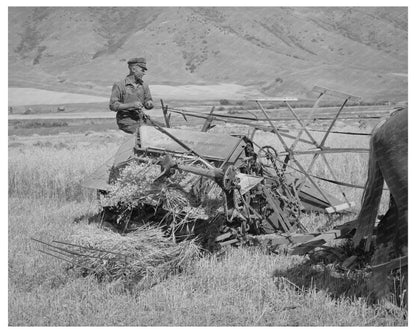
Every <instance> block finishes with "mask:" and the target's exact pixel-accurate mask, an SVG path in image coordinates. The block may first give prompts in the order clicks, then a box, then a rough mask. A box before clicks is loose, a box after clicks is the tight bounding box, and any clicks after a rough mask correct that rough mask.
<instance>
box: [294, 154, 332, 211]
mask: <svg viewBox="0 0 416 333" xmlns="http://www.w3.org/2000/svg"><path fill="white" fill-rule="evenodd" d="M315 156H318V155H315ZM315 156H314V157H315ZM293 162H295V164H296V165H297V166H298V168H299V169H300V170H301V171H302V173H303V174H304V175H305V177H306V178H307V179H308V180H309V181H310V182H311V184H312V185H313V186H314V187H315V188H316V189H317V190H318V192H319V193H320V194H321V195H322V197H323V198H324V199H325V200H326V201H327V202H328V203H329V205H330V207H332V208H333V209H334V211H336V210H335V207H334V206H333V205H332V203H331V201H330V200H329V199H328V197H327V196H326V195H325V193H324V192H323V191H322V190H321V188H320V187H319V186H318V185H317V184H316V183H315V181H314V180H313V179H312V177H311V176H310V175H309V171H305V169H304V168H303V167H302V165H301V164H300V163H299V162H298V161H297V160H296V159H295V158H294V157H293ZM304 183H305V180H303V182H302V183H301V185H300V186H299V187H298V191H300V190H301V189H302V187H303V184H304Z"/></svg>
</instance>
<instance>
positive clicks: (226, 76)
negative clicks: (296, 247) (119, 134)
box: [9, 7, 408, 100]
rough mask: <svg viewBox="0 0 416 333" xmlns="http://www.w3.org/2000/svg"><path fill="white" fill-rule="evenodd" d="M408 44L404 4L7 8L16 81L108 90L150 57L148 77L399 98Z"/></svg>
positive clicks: (12, 82)
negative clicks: (138, 59)
mask: <svg viewBox="0 0 416 333" xmlns="http://www.w3.org/2000/svg"><path fill="white" fill-rule="evenodd" d="M407 53H408V15H407V8H405V7H401V8H391V7H389V8H377V7H371V8H370V7H369V8H366V7H353V8H341V7H313V8H306V7H293V8H292V7H265V8H261V7H254V8H252V7H251V8H244V7H228V8H227V7H224V8H218V7H217V8H209V7H201V8H196V7H195V8H193V7H181V8H179V7H154V8H152V7H135V8H128V7H118V8H109V7H100V8H98V7H96V8H87V7H84V8H77V7H71V8H65V7H50V8H48V7H42V8H40V7H39V8H34V7H33V8H22V7H16V8H13V7H9V86H10V87H28V88H41V89H49V90H56V91H64V92H74V93H84V94H89V95H97V96H107V95H108V94H109V89H110V86H111V84H112V82H114V81H115V80H118V79H120V78H122V77H123V76H124V75H125V74H126V72H127V67H126V59H128V58H130V57H133V56H145V57H146V58H147V59H148V67H149V72H148V75H147V82H149V83H150V84H151V85H168V86H178V85H216V84H238V85H242V86H246V87H251V89H256V90H257V91H258V92H259V94H260V93H263V94H266V95H269V96H276V95H280V96H281V95H295V96H298V97H305V96H307V92H308V91H309V90H310V89H311V88H312V87H313V86H314V85H316V84H317V85H321V86H324V87H329V88H332V89H337V90H341V91H345V92H348V93H351V94H355V95H358V96H362V97H363V98H364V99H365V100H389V99H390V100H403V99H407V71H408V68H407V61H408V58H407V57H408V56H407ZM201 98H203V96H201Z"/></svg>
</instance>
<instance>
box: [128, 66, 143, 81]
mask: <svg viewBox="0 0 416 333" xmlns="http://www.w3.org/2000/svg"><path fill="white" fill-rule="evenodd" d="M131 72H132V74H133V75H134V77H135V79H136V80H141V79H142V78H143V76H144V75H145V74H146V70H145V69H144V68H142V67H140V66H139V65H133V66H131Z"/></svg>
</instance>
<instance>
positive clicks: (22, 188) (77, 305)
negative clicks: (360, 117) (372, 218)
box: [8, 128, 407, 326]
mask: <svg viewBox="0 0 416 333" xmlns="http://www.w3.org/2000/svg"><path fill="white" fill-rule="evenodd" d="M217 130H219V131H221V130H224V129H220V128H218V129H217ZM123 139H124V137H121V136H120V135H119V134H117V133H114V132H112V131H107V132H103V133H94V134H93V135H88V136H87V135H75V134H74V135H67V136H65V137H63V138H60V137H59V136H55V137H51V138H48V137H47V136H45V137H31V138H30V139H27V138H26V139H25V140H23V139H22V138H19V137H13V138H9V161H8V162H9V171H8V181H9V188H8V191H9V202H8V210H9V211H8V215H9V221H8V243H9V248H8V274H9V281H8V314H9V317H8V323H9V325H10V326H406V325H407V312H406V310H405V309H400V308H397V309H393V310H391V309H388V308H386V307H384V306H383V305H381V304H375V305H374V304H370V302H368V290H366V288H365V281H364V280H363V279H362V277H349V278H346V277H338V278H337V277H333V276H331V274H330V273H329V271H327V270H326V269H324V270H319V269H317V267H315V266H314V265H311V264H310V263H309V262H308V260H307V258H305V257H300V256H287V255H284V254H279V255H277V254H272V255H270V254H266V253H265V252H264V251H262V250H261V249H259V248H230V249H228V250H227V251H226V252H225V253H224V254H223V255H221V256H216V255H210V254H205V255H202V256H201V258H200V259H199V260H198V261H197V262H196V263H195V264H194V265H192V266H190V267H187V268H186V269H184V270H183V271H181V272H180V273H177V274H172V275H171V276H168V277H166V278H164V279H163V280H161V281H160V282H159V283H157V284H155V285H153V286H149V287H148V288H142V289H141V290H139V291H135V292H132V291H131V290H129V289H126V288H124V286H123V285H122V284H120V283H118V282H117V281H111V282H99V281H97V279H94V278H93V277H91V276H89V277H81V276H78V275H75V274H74V273H73V272H71V271H66V270H65V265H64V263H63V262H61V261H59V260H57V259H54V258H51V257H49V256H46V255H43V254H42V253H40V252H38V251H36V246H35V244H34V243H33V242H32V241H30V239H31V238H37V239H42V240H44V241H52V240H61V241H65V240H68V239H70V238H71V235H73V234H74V233H76V232H78V231H79V230H80V229H81V228H85V227H86V225H85V222H80V223H74V220H75V219H77V218H79V217H81V216H82V215H88V214H92V213H94V212H96V211H97V209H98V207H97V203H96V202H95V193H94V191H92V190H89V189H86V188H83V187H82V180H83V178H84V177H85V176H86V175H87V174H89V173H90V172H92V171H93V170H94V169H95V168H97V167H98V166H100V164H101V163H103V162H104V161H105V160H106V159H107V158H109V157H110V156H111V155H112V154H114V153H115V151H116V150H117V148H118V146H119V144H120V143H121V142H122V141H123ZM354 140H356V142H349V143H351V144H352V145H354V146H360V145H361V146H365V145H366V144H368V143H367V142H368V141H365V140H368V139H363V138H362V137H360V138H359V139H354ZM258 141H259V142H262V141H263V142H265V143H266V142H267V143H268V144H270V139H269V138H268V137H267V136H264V137H260V138H258ZM262 144H263V143H262ZM331 144H332V145H335V146H336V145H337V144H338V145H339V146H343V145H344V144H345V139H343V138H337V137H333V138H331ZM329 160H330V163H331V165H333V166H334V169H335V170H336V173H337V175H338V176H339V177H340V178H342V180H343V181H348V182H353V183H356V184H364V182H365V177H366V164H367V156H366V154H355V155H354V156H349V155H348V156H347V155H341V154H340V155H337V156H335V155H334V156H330V157H329ZM316 174H317V175H321V176H328V170H326V169H325V166H324V165H323V164H321V162H319V164H317V167H316ZM328 190H330V189H328ZM346 194H347V195H348V196H349V197H350V199H351V200H352V201H355V202H356V203H358V207H357V209H358V208H359V202H360V197H361V191H360V190H356V189H353V190H349V191H347V193H346ZM386 207H387V202H386V198H384V199H383V209H386ZM348 219H351V216H349V217H348V218H347V220H348ZM302 222H303V223H304V224H308V223H309V224H310V225H314V226H315V225H317V226H319V225H321V224H324V223H327V219H326V218H325V217H324V216H316V215H313V216H312V215H311V216H308V215H306V216H304V217H303V220H302Z"/></svg>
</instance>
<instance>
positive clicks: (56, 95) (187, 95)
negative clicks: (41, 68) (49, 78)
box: [8, 84, 263, 107]
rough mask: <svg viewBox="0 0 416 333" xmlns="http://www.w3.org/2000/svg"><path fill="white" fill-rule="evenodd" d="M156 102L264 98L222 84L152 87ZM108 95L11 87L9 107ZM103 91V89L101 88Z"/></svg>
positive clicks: (81, 100)
mask: <svg viewBox="0 0 416 333" xmlns="http://www.w3.org/2000/svg"><path fill="white" fill-rule="evenodd" d="M150 89H151V92H152V97H153V99H154V100H159V99H168V100H175V101H177V100H189V101H200V100H201V99H202V100H212V99H223V98H228V99H244V98H247V97H251V98H252V97H254V96H255V97H257V98H260V97H263V94H261V93H260V92H258V91H257V90H256V89H253V88H248V87H244V86H241V85H238V84H218V85H183V86H168V85H150ZM107 90H108V96H100V95H98V96H96V95H84V94H74V93H66V92H59V91H51V90H44V89H33V88H18V87H9V101H8V104H9V106H14V107H16V106H24V105H28V106H30V105H40V104H73V103H97V102H107V103H108V100H109V98H110V94H111V86H110V87H108V89H107ZM100 91H102V89H100Z"/></svg>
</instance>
